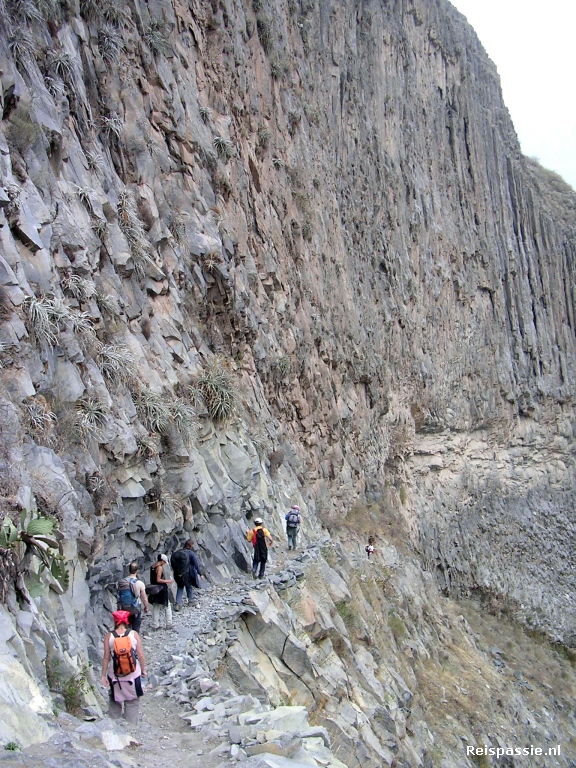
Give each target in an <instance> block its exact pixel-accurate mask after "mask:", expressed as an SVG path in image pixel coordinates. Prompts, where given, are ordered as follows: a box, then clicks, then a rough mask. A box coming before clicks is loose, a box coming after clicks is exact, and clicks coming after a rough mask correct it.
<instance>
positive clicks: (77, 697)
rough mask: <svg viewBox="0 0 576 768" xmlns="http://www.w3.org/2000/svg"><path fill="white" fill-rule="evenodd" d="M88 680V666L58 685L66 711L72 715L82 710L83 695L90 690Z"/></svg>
mask: <svg viewBox="0 0 576 768" xmlns="http://www.w3.org/2000/svg"><path fill="white" fill-rule="evenodd" d="M91 688H92V686H91V685H90V681H89V680H88V665H86V664H85V665H84V666H83V667H82V669H81V670H80V672H79V673H78V674H77V675H73V676H72V677H69V678H68V679H67V680H65V681H63V682H62V683H61V685H60V693H61V694H62V697H63V698H64V703H65V705H66V711H67V712H70V713H71V714H74V713H76V712H78V710H80V709H81V708H82V705H83V704H84V695H85V694H86V693H88V691H89V690H91Z"/></svg>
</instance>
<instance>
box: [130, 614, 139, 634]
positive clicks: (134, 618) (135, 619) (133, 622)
mask: <svg viewBox="0 0 576 768" xmlns="http://www.w3.org/2000/svg"><path fill="white" fill-rule="evenodd" d="M129 621H130V629H133V630H134V632H140V625H141V624H142V611H138V613H133V614H131V616H130V620H129Z"/></svg>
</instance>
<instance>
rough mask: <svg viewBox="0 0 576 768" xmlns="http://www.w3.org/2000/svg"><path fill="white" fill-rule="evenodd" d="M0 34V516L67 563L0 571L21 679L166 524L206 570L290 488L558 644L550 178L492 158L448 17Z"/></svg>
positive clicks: (243, 560)
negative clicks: (41, 525) (46, 535)
mask: <svg viewBox="0 0 576 768" xmlns="http://www.w3.org/2000/svg"><path fill="white" fill-rule="evenodd" d="M3 26H4V33H3V35H2V37H1V40H0V45H1V46H2V49H1V60H0V70H1V84H2V107H3V121H2V125H1V129H2V136H1V142H0V170H1V173H2V188H3V192H2V194H1V195H0V206H1V208H2V213H1V214H0V224H1V226H0V241H1V257H0V284H1V286H2V289H1V294H0V313H1V317H0V341H1V343H2V347H1V348H0V356H1V357H0V360H1V364H2V368H1V370H0V379H1V385H2V401H1V406H2V408H1V412H2V419H1V423H0V430H1V433H2V447H1V455H0V462H1V464H0V467H1V471H2V496H3V499H2V513H3V515H4V516H5V517H6V516H7V517H10V518H11V519H13V521H14V522H15V523H16V522H17V521H18V518H19V516H20V512H21V510H24V511H25V513H26V514H27V515H28V518H30V517H35V516H37V515H40V516H42V515H44V514H51V515H54V516H55V518H56V519H57V521H58V528H59V530H60V531H61V533H62V534H63V537H64V538H63V540H62V541H61V544H60V546H61V548H62V552H63V555H64V557H65V558H66V561H67V564H68V570H69V573H70V586H69V587H68V589H66V590H65V589H64V588H63V585H62V583H61V580H59V579H58V578H57V577H56V576H54V574H52V573H51V572H50V571H49V570H47V569H45V570H43V571H42V570H41V569H40V570H41V572H40V574H39V576H38V578H37V579H36V581H40V582H41V583H43V584H44V587H45V588H47V591H46V590H45V591H44V593H43V595H42V596H41V597H39V598H35V599H33V600H32V601H31V602H30V603H27V602H26V599H25V597H26V595H27V594H28V593H29V591H30V588H31V579H30V576H29V575H28V577H27V578H28V581H27V582H26V579H24V581H22V580H20V583H19V590H20V591H19V595H20V598H19V601H18V600H17V599H16V596H15V594H14V593H13V591H11V588H9V587H7V589H8V593H9V596H8V598H7V600H8V604H9V605H10V606H11V615H12V616H13V617H14V616H17V618H18V622H19V624H18V633H17V634H14V631H15V630H14V627H15V626H16V625H15V624H14V621H15V619H14V620H12V619H10V620H8V619H7V620H6V621H7V623H6V627H7V628H8V629H7V633H8V634H9V635H10V636H11V637H12V640H11V642H12V641H13V643H15V646H14V647H16V646H18V652H19V653H20V657H21V659H22V662H23V663H25V664H28V669H29V672H30V674H32V675H33V676H36V677H38V676H40V679H41V677H42V674H45V673H43V672H42V669H43V666H45V662H46V660H47V658H48V650H47V649H48V648H56V649H57V652H58V657H59V658H60V659H61V660H63V661H62V663H65V664H68V663H69V664H71V665H72V666H73V665H75V664H79V663H80V662H79V659H87V658H88V657H91V658H92V659H93V661H96V658H97V654H96V652H95V650H94V649H95V644H96V643H97V642H99V638H100V636H101V631H102V622H103V620H104V617H105V609H109V608H110V607H112V605H113V589H112V588H111V587H110V586H109V585H111V584H113V583H114V582H115V581H116V580H117V579H118V578H119V576H120V574H121V573H122V569H123V568H124V566H125V564H126V562H128V561H129V560H131V559H133V558H136V559H138V560H139V562H140V564H141V567H142V568H143V569H145V568H146V567H147V565H149V563H150V562H151V561H152V558H153V555H154V553H155V552H157V550H158V549H159V548H162V549H165V548H166V549H171V548H173V547H174V546H175V545H176V543H177V541H182V540H183V539H184V538H185V537H187V536H188V535H190V534H191V533H193V535H194V538H195V540H196V542H197V545H198V547H199V550H200V552H201V555H202V557H203V559H204V561H205V563H206V567H207V570H208V572H209V573H210V574H211V577H212V578H213V580H214V581H216V582H218V581H223V580H226V579H228V578H230V576H231V575H234V574H237V573H238V569H240V570H246V568H247V558H248V557H249V553H248V549H247V546H246V543H245V540H244V529H245V527H246V526H247V525H249V524H250V521H251V520H252V519H253V517H254V516H255V515H256V514H260V515H262V516H265V518H266V521H267V524H268V527H269V528H270V529H271V530H272V532H273V533H274V534H275V535H278V536H280V537H281V536H282V523H283V515H284V513H285V510H286V508H287V506H290V504H292V503H294V502H298V503H299V504H300V505H301V508H302V511H303V514H304V530H303V535H304V537H307V538H309V539H310V540H314V539H317V538H318V537H319V536H320V532H321V528H322V526H324V527H327V528H328V529H329V530H330V532H331V534H332V535H333V536H335V537H337V536H338V531H339V529H341V527H342V524H343V523H344V522H346V524H347V527H346V529H345V531H344V532H343V535H344V536H345V537H350V536H352V537H354V532H356V533H357V534H358V535H360V534H362V535H363V534H364V533H368V532H372V533H374V534H375V535H377V536H378V537H381V538H382V539H390V540H393V541H395V542H396V543H398V544H399V546H402V547H406V548H407V549H409V550H412V551H414V552H415V553H416V554H417V555H418V557H419V559H420V563H421V566H422V568H423V569H424V570H426V571H430V572H431V573H433V574H434V576H435V579H436V583H437V585H438V586H439V588H440V589H441V590H443V591H445V592H446V593H447V594H450V595H452V596H461V595H469V594H480V595H481V596H482V597H483V598H485V599H488V600H491V601H496V602H497V603H500V604H502V605H505V606H506V607H507V608H508V609H510V610H511V611H512V612H513V613H514V614H515V615H516V616H517V617H518V618H520V619H522V620H523V621H524V622H525V623H527V624H528V625H529V626H531V627H533V628H536V629H540V630H543V631H544V632H546V633H547V634H548V635H549V636H551V637H552V638H553V639H557V640H562V641H564V642H567V643H570V642H572V640H573V637H574V632H575V618H574V599H575V591H574V514H573V509H574V498H575V493H574V470H575V467H574V455H575V454H574V449H575V437H576V426H575V425H576V421H575V414H574V401H573V394H574V393H573V387H574V368H575V362H576V349H575V336H574V323H575V309H576V307H575V301H576V294H575V292H574V286H575V281H576V275H575V270H576V266H575V260H574V253H575V246H576V240H575V230H574V223H575V206H576V196H575V193H574V192H573V191H572V190H571V189H570V188H569V187H568V186H567V185H565V184H564V183H563V182H562V180H561V179H559V178H558V177H556V176H555V175H554V174H552V173H550V172H547V171H545V170H544V169H542V168H540V166H539V165H538V164H537V163H536V162H535V161H533V160H528V159H527V158H524V157H523V156H522V154H521V153H520V149H519V145H518V141H517V138H516V135H515V133H514V129H513V126H512V123H511V121H510V118H509V115H508V113H507V110H506V107H505V105H504V103H503V101H502V95H501V92H500V86H499V80H498V75H497V72H496V69H495V67H494V65H493V64H492V62H491V61H490V60H489V59H488V58H487V56H486V54H485V52H484V51H483V50H482V48H481V46H480V44H479V42H478V40H477V38H476V36H475V34H474V32H473V30H472V29H471V28H470V27H469V26H468V25H467V24H466V22H465V20H464V19H463V17H462V16H461V15H460V14H458V13H457V12H456V11H455V10H454V9H453V8H452V7H451V6H450V5H449V3H447V2H443V1H441V0H415V1H414V2H412V1H410V0H389V1H387V2H382V1H378V2H377V1H376V0H374V1H373V2H370V1H368V2H339V3H331V2H328V1H324V0H318V1H317V2H312V0H302V2H296V0H289V2H286V3H285V2H281V1H280V0H279V1H278V2H274V3H269V4H264V3H262V2H259V1H258V0H253V1H252V3H251V4H250V3H249V2H246V3H242V2H240V0H238V1H237V2H232V1H230V2H226V1H225V0H221V2H219V3H218V2H216V0H214V2H212V3H207V2H201V1H200V0H190V2H189V3H184V2H176V0H174V2H167V1H166V0H162V1H161V2H155V3H149V4H147V3H144V2H139V0H136V1H135V2H130V3H112V2H108V1H107V0H103V1H102V2H101V3H93V2H91V1H90V0H85V1H82V2H68V3H62V4H58V3H53V2H48V1H47V2H45V3H43V4H41V6H38V8H37V9H36V10H34V12H33V11H32V10H31V7H29V5H27V4H26V3H10V2H6V3H5V4H4V10H3ZM207 382H208V383H207ZM211 386H212V387H220V389H219V390H218V391H219V392H220V393H222V392H224V396H225V398H227V400H226V403H227V405H225V408H228V406H230V411H231V412H230V415H226V414H225V413H224V414H223V413H221V412H217V411H214V410H213V408H212V405H213V403H211V401H210V396H209V387H211ZM192 409H195V411H196V415H194V414H193V412H192ZM222 416H225V418H222ZM350 531H352V532H353V533H350ZM2 551H3V552H5V554H3V555H2V557H3V563H4V572H5V573H7V572H9V571H10V568H12V567H13V566H14V562H13V559H11V558H12V557H13V552H12V550H10V551H8V550H4V549H3V550H2ZM27 557H28V560H29V562H28V563H27V564H28V565H29V566H30V567H29V570H32V571H34V572H38V566H39V562H38V560H37V559H36V560H35V559H34V558H33V557H32V558H31V557H30V553H29V554H28V556H27ZM8 581H9V580H8ZM36 586H38V585H36ZM23 596H24V597H23ZM24 614H26V615H24ZM10 622H12V623H10ZM21 636H23V637H24V640H22V639H21ZM18 638H20V639H18ZM22 642H24V646H25V647H24V648H23V647H22V646H21V645H20V643H22ZM42 706H44V705H42Z"/></svg>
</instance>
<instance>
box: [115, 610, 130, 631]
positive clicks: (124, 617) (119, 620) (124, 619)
mask: <svg viewBox="0 0 576 768" xmlns="http://www.w3.org/2000/svg"><path fill="white" fill-rule="evenodd" d="M112 618H113V619H114V626H115V627H116V626H117V625H118V624H126V625H128V623H129V621H130V613H129V611H112Z"/></svg>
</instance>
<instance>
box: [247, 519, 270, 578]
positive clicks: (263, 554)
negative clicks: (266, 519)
mask: <svg viewBox="0 0 576 768" xmlns="http://www.w3.org/2000/svg"><path fill="white" fill-rule="evenodd" d="M246 538H247V539H248V541H249V542H251V544H252V546H253V547H254V556H253V559H252V578H253V579H256V578H258V579H263V578H264V571H265V570H266V562H267V560H268V547H271V546H272V544H273V543H274V542H273V541H272V536H270V532H269V531H268V530H267V529H266V528H264V527H263V525H262V518H260V517H257V518H256V520H254V528H252V530H250V531H246ZM258 566H260V572H259V573H258Z"/></svg>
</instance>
